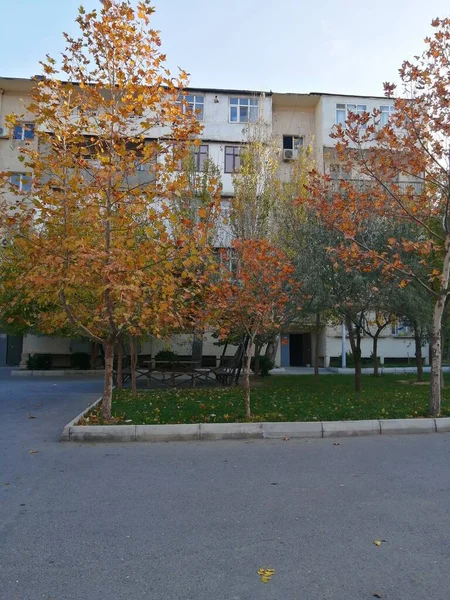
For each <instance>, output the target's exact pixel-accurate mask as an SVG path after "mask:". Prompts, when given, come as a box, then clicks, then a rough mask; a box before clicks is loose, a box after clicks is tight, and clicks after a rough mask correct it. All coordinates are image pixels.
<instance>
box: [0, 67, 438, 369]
mask: <svg viewBox="0 0 450 600" xmlns="http://www.w3.org/2000/svg"><path fill="white" fill-rule="evenodd" d="M31 86H32V82H31V81H30V80H26V79H13V78H0V170H7V171H11V173H12V175H11V182H12V183H14V185H18V186H21V187H22V189H27V188H26V186H29V185H31V181H30V174H29V173H28V172H27V171H26V169H23V166H22V163H20V162H19V161H18V151H17V148H18V146H19V145H22V144H23V143H29V144H34V143H36V135H35V131H34V126H33V123H32V121H31V119H30V120H27V115H26V113H25V118H24V122H23V124H22V126H21V127H17V128H16V130H15V131H14V139H13V140H10V139H9V138H8V137H7V135H6V128H5V116H6V115H7V114H8V113H11V112H18V113H22V112H23V106H24V104H25V105H26V102H27V96H28V94H29V92H30V90H31ZM186 93H187V96H186V98H185V100H186V102H187V103H188V105H189V107H191V108H192V109H194V110H195V111H196V112H197V115H198V118H199V120H200V121H201V123H202V125H203V132H202V143H201V145H200V146H199V147H198V148H197V149H196V152H195V163H196V167H197V169H198V170H201V168H202V165H203V162H204V160H205V159H206V158H210V159H212V160H213V161H214V163H215V164H216V165H217V166H218V167H219V169H220V172H221V177H222V185H223V188H222V195H223V207H224V210H225V211H226V209H227V202H228V201H229V199H230V198H232V196H233V179H232V174H233V172H234V171H236V170H237V169H238V168H239V152H240V148H241V147H242V145H243V144H244V143H245V140H246V129H247V127H248V124H249V123H252V122H256V121H258V120H261V121H263V122H264V123H265V126H266V127H267V131H268V132H269V133H271V134H272V135H273V136H274V137H275V138H276V140H277V141H278V143H279V146H280V167H279V168H280V175H281V176H282V177H283V178H286V179H287V178H289V172H290V169H291V167H292V161H293V160H294V159H295V158H296V156H297V155H298V152H299V151H300V149H301V148H302V146H305V145H307V144H311V145H312V147H313V149H314V157H315V160H316V164H317V166H318V167H319V168H320V169H322V170H323V171H324V172H326V173H329V174H330V176H331V177H332V178H341V177H348V176H349V175H348V173H344V172H343V171H342V169H341V168H340V165H339V162H338V160H337V158H336V154H335V150H334V140H333V139H332V138H331V137H330V133H331V131H332V129H333V127H334V125H335V124H337V123H343V122H345V119H346V116H347V113H348V112H349V111H352V112H354V111H357V112H364V111H366V110H367V111H369V112H371V111H372V110H373V109H374V108H377V109H380V110H381V117H380V119H381V122H382V124H383V123H384V122H385V121H387V119H388V118H389V115H390V114H391V112H392V110H393V100H390V99H386V98H384V97H360V96H347V95H332V94H322V93H310V94H295V93H283V94H282V93H273V92H268V91H266V92H264V91H256V90H232V89H209V88H201V89H200V88H195V89H194V88H192V89H191V88H189V89H188V90H186ZM225 233H226V232H225ZM344 341H345V347H346V350H347V351H349V350H350V346H349V343H348V339H347V340H344ZM191 342H192V340H191V336H180V335H179V336H176V337H174V339H172V340H170V341H169V342H162V341H160V340H156V339H149V340H148V341H147V342H144V343H143V344H142V347H141V349H140V350H141V352H142V353H144V354H152V355H154V354H155V353H156V352H158V350H160V349H162V348H164V347H167V345H169V346H171V347H172V348H173V349H175V350H177V351H178V352H179V353H180V354H188V353H189V352H190V345H191ZM314 343H315V336H314V335H313V334H312V329H308V328H304V327H303V328H302V327H300V326H295V325H293V326H291V327H290V328H289V330H288V331H283V332H282V333H281V335H280V344H279V348H278V354H277V359H276V360H277V364H279V365H281V366H302V365H311V364H312V362H313V357H314V350H315V349H314ZM341 348H342V332H341V329H340V328H334V327H329V326H327V327H324V328H323V329H322V331H321V334H320V340H319V357H320V359H319V360H320V366H328V365H329V364H330V359H331V358H337V357H338V356H339V355H340V354H341V351H342V350H341ZM88 350H89V343H88V342H84V341H79V340H68V339H60V338H56V337H51V338H50V337H37V336H31V335H27V336H25V337H24V338H23V340H22V338H20V337H18V336H9V335H6V334H4V333H3V334H2V333H0V366H2V364H3V365H4V364H8V365H11V366H15V365H17V364H19V363H20V365H21V366H23V367H24V366H25V365H26V360H27V358H28V356H29V355H30V354H34V353H50V354H52V355H53V364H54V365H56V366H58V365H60V366H64V365H65V364H67V363H68V361H69V357H70V354H71V353H73V352H81V351H88ZM233 351H234V350H233V348H232V347H230V348H229V349H228V352H229V353H230V354H231V353H233ZM362 351H363V356H364V357H366V356H367V357H368V356H370V354H371V339H370V338H368V339H363V342H362ZM220 352H221V350H220V348H218V347H217V346H215V345H214V343H213V340H212V339H211V338H210V337H209V336H206V339H205V342H204V348H203V353H204V354H205V355H217V354H220ZM414 352H415V350H414V339H413V337H412V332H411V331H410V330H409V329H408V328H407V327H406V326H405V325H402V324H401V323H400V324H397V325H396V326H395V327H393V328H392V329H389V330H388V331H386V333H385V334H384V335H382V336H381V338H380V341H379V355H380V358H381V362H384V360H385V359H394V360H395V359H403V360H404V359H409V358H410V357H411V359H412V358H413V357H414ZM423 354H424V358H425V359H426V358H427V356H428V349H427V348H424V349H423Z"/></svg>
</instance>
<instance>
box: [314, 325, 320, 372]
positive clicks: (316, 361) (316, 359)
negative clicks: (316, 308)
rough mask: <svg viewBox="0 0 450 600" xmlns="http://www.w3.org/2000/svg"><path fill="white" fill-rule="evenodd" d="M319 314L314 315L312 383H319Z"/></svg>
mask: <svg viewBox="0 0 450 600" xmlns="http://www.w3.org/2000/svg"><path fill="white" fill-rule="evenodd" d="M319 341H320V313H317V314H316V347H315V348H314V383H319Z"/></svg>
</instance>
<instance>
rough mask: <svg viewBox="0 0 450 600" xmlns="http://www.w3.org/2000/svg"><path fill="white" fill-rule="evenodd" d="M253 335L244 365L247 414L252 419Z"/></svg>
mask: <svg viewBox="0 0 450 600" xmlns="http://www.w3.org/2000/svg"><path fill="white" fill-rule="evenodd" d="M252 350H253V337H251V336H250V339H249V341H248V345H247V357H246V358H247V359H246V361H245V367H244V390H245V416H246V417H247V419H250V418H251V416H252V411H251V406H250V366H251V362H252Z"/></svg>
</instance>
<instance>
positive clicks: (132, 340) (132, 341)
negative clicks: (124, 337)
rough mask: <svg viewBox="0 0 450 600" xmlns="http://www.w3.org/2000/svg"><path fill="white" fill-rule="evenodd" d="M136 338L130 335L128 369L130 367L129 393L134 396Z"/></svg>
mask: <svg viewBox="0 0 450 600" xmlns="http://www.w3.org/2000/svg"><path fill="white" fill-rule="evenodd" d="M136 363H137V356H136V338H135V337H134V336H132V335H130V369H131V393H132V394H133V396H136V394H137V389H136Z"/></svg>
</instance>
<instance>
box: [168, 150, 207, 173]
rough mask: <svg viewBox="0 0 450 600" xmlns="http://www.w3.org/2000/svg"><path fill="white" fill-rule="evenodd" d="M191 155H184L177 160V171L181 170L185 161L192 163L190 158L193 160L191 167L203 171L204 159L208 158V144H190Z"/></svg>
mask: <svg viewBox="0 0 450 600" xmlns="http://www.w3.org/2000/svg"><path fill="white" fill-rule="evenodd" d="M190 150H191V156H190V157H189V155H188V156H184V157H183V158H180V159H179V160H178V164H177V167H176V168H177V171H182V170H183V166H187V165H186V162H185V161H189V162H188V163H187V164H188V165H189V166H191V165H192V163H191V162H190V160H193V167H194V170H195V171H203V170H204V168H205V161H206V160H207V158H208V154H209V146H208V145H207V144H201V145H200V146H194V145H192V146H191V149H190Z"/></svg>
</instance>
